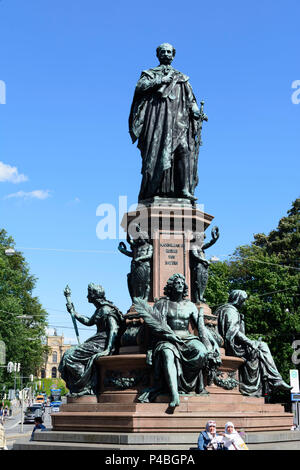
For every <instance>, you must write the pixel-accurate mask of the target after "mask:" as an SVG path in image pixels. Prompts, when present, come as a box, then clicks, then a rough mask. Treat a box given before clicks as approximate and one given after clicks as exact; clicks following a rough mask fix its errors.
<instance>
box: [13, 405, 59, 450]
mask: <svg viewBox="0 0 300 470" xmlns="http://www.w3.org/2000/svg"><path fill="white" fill-rule="evenodd" d="M24 409H26V407H25V408H24ZM44 425H45V426H46V428H48V429H51V416H50V407H46V408H45V415H44ZM33 428H34V424H33V423H30V424H23V431H22V429H21V407H20V408H19V407H16V408H14V410H13V414H12V416H10V417H8V418H6V419H5V421H4V429H5V435H6V440H7V447H8V449H9V450H11V449H12V446H13V443H14V442H15V441H16V440H17V439H20V438H26V437H28V440H29V439H30V436H31V433H32V430H33Z"/></svg>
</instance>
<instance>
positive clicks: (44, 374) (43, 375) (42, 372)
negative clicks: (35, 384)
mask: <svg viewBox="0 0 300 470" xmlns="http://www.w3.org/2000/svg"><path fill="white" fill-rule="evenodd" d="M45 378H46V371H45V369H42V370H41V379H45Z"/></svg>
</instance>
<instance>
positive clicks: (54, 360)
mask: <svg viewBox="0 0 300 470" xmlns="http://www.w3.org/2000/svg"><path fill="white" fill-rule="evenodd" d="M52 362H54V363H56V362H57V352H56V351H54V352H53V353H52Z"/></svg>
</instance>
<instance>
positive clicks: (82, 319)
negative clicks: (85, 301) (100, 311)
mask: <svg viewBox="0 0 300 470" xmlns="http://www.w3.org/2000/svg"><path fill="white" fill-rule="evenodd" d="M74 315H75V318H76V320H78V321H79V322H80V323H82V324H83V325H85V326H93V325H95V320H94V315H93V316H92V317H91V318H89V317H86V316H85V315H81V314H80V313H77V312H74Z"/></svg>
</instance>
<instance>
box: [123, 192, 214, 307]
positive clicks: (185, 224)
mask: <svg viewBox="0 0 300 470" xmlns="http://www.w3.org/2000/svg"><path fill="white" fill-rule="evenodd" d="M212 220H213V216H211V215H209V214H206V213H205V212H202V211H201V210H200V209H199V208H198V207H197V206H195V205H193V204H191V203H190V202H189V201H187V200H184V199H182V200H180V199H174V200H173V199H162V198H159V197H157V198H154V199H153V200H152V201H145V203H144V204H139V205H138V206H137V208H136V211H135V212H129V213H127V214H125V215H124V217H123V220H122V222H121V226H122V227H123V229H124V230H125V231H126V232H127V233H129V234H130V235H131V237H133V238H134V237H135V235H136V234H137V231H136V224H138V225H139V227H140V229H141V230H142V231H143V232H147V233H148V235H149V238H150V241H151V242H152V244H153V259H152V280H151V292H150V296H149V302H154V301H155V299H159V298H160V297H162V296H163V295H164V292H163V289H164V287H165V285H166V282H167V280H168V279H169V277H170V276H172V274H175V273H180V274H183V275H184V276H185V279H186V282H187V285H188V288H189V296H188V297H187V298H189V299H190V293H191V273H190V260H189V252H190V243H191V240H192V238H193V234H194V233H195V232H203V231H205V230H206V229H207V227H208V226H209V225H210V223H211V221H212Z"/></svg>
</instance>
